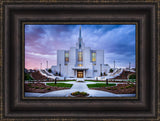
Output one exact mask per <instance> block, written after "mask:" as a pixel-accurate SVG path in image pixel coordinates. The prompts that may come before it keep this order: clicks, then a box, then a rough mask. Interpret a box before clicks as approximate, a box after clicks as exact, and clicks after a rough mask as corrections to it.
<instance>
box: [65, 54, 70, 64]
mask: <svg viewBox="0 0 160 121" xmlns="http://www.w3.org/2000/svg"><path fill="white" fill-rule="evenodd" d="M65 61H66V62H69V53H65Z"/></svg>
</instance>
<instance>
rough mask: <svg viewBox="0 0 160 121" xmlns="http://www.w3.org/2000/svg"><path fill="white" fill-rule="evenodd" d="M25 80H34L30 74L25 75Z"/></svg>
mask: <svg viewBox="0 0 160 121" xmlns="http://www.w3.org/2000/svg"><path fill="white" fill-rule="evenodd" d="M24 80H33V79H32V77H31V76H30V75H29V73H24Z"/></svg>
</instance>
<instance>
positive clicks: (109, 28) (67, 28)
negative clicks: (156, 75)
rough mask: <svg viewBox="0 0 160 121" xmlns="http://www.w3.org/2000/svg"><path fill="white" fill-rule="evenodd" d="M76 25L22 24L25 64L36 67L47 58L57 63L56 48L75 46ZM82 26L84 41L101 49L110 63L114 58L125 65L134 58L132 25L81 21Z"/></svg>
mask: <svg viewBox="0 0 160 121" xmlns="http://www.w3.org/2000/svg"><path fill="white" fill-rule="evenodd" d="M79 26H80V25H25V54H26V56H25V59H26V67H27V68H33V67H34V66H36V67H39V63H40V62H41V61H44V60H46V59H48V60H49V61H50V66H51V65H56V61H57V58H56V53H57V50H59V49H64V50H69V48H70V47H75V46H76V42H77V41H78V36H79ZM81 28H82V38H83V42H84V43H85V45H86V46H87V47H91V49H94V50H96V49H98V50H100V49H103V50H104V52H105V55H106V57H105V62H106V63H108V64H111V62H113V60H114V59H116V60H117V61H118V60H119V62H120V63H121V65H123V66H125V65H126V66H127V65H128V64H126V63H127V62H129V61H131V62H134V61H135V25H81ZM35 61H37V63H38V65H36V63H35ZM32 62H33V63H34V64H33V63H32ZM29 63H30V64H29ZM31 63H32V64H31ZM30 65H32V66H30Z"/></svg>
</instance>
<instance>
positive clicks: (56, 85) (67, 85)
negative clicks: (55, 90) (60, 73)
mask: <svg viewBox="0 0 160 121" xmlns="http://www.w3.org/2000/svg"><path fill="white" fill-rule="evenodd" d="M46 85H48V86H53V87H68V88H71V87H72V85H73V84H65V83H57V84H54V83H46Z"/></svg>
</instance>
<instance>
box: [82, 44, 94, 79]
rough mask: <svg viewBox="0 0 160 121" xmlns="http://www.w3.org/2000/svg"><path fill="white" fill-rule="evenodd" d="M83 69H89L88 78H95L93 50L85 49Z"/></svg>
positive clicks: (87, 71)
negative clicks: (92, 60)
mask: <svg viewBox="0 0 160 121" xmlns="http://www.w3.org/2000/svg"><path fill="white" fill-rule="evenodd" d="M83 67H86V68H89V69H88V70H86V77H93V64H92V62H91V48H90V47H86V48H85V49H83Z"/></svg>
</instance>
